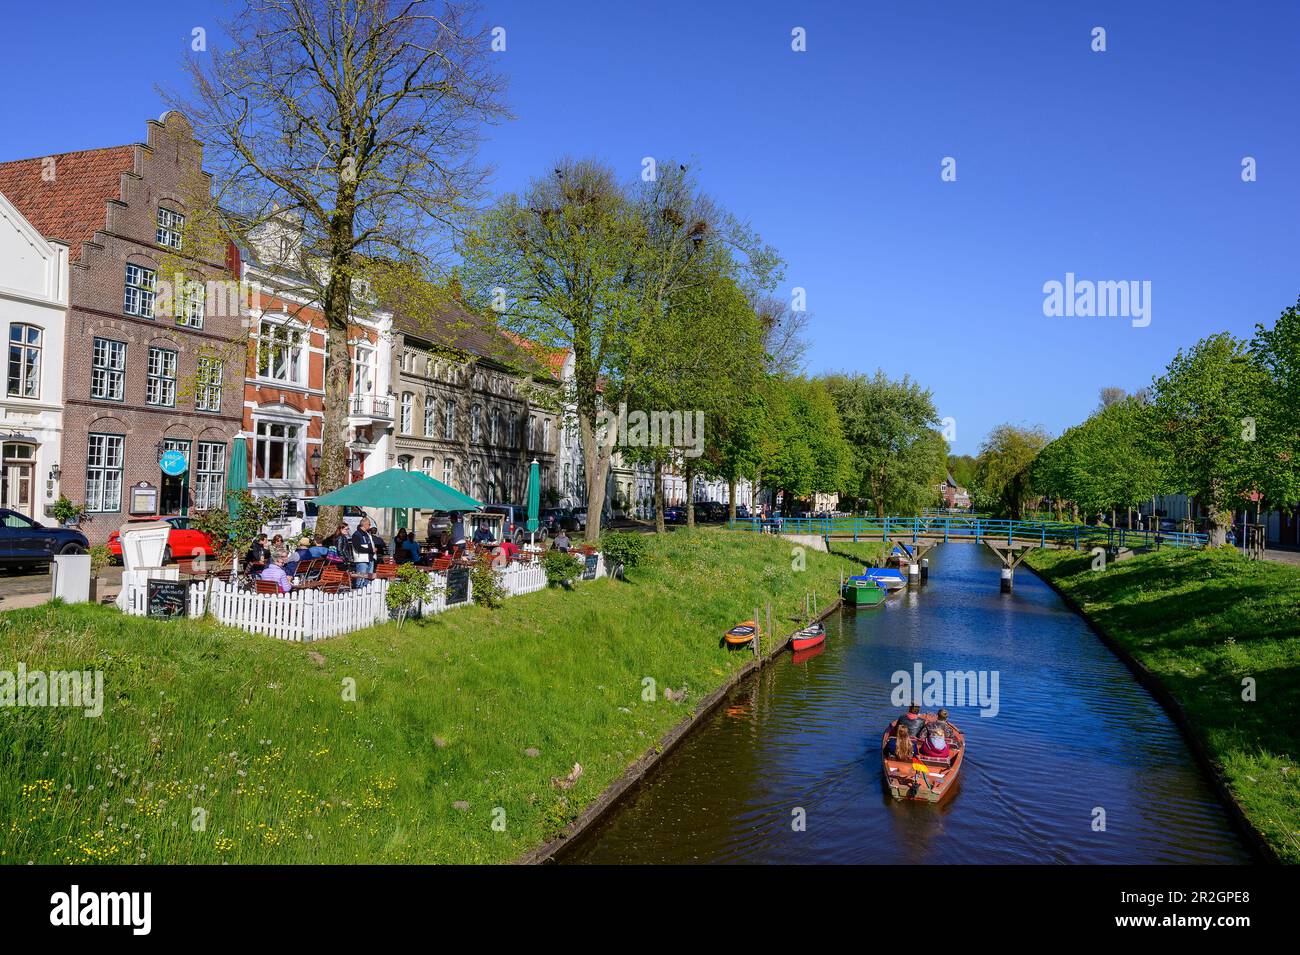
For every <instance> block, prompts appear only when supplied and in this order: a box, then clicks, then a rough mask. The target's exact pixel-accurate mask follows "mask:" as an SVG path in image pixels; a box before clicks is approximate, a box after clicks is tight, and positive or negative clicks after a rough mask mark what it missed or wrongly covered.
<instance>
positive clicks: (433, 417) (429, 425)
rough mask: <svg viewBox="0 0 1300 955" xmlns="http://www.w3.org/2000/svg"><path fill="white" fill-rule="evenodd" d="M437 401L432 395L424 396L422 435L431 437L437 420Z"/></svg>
mask: <svg viewBox="0 0 1300 955" xmlns="http://www.w3.org/2000/svg"><path fill="white" fill-rule="evenodd" d="M437 409H438V402H437V400H436V399H435V398H434V397H433V395H425V396H424V436H425V437H426V438H432V437H433V433H434V430H435V429H436V425H437V420H438V410H437Z"/></svg>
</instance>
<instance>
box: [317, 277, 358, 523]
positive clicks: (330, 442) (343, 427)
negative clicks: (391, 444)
mask: <svg viewBox="0 0 1300 955" xmlns="http://www.w3.org/2000/svg"><path fill="white" fill-rule="evenodd" d="M333 276H334V277H333V278H331V279H330V284H329V286H328V288H326V290H325V323H326V327H327V329H328V333H327V335H326V344H325V350H326V352H327V362H326V369H325V412H324V420H323V421H322V430H321V452H320V470H319V471H318V472H317V474H316V493H317V494H328V493H329V492H330V491H336V490H338V489H339V488H341V487H343V486H344V485H345V484H347V483H348V480H349V477H350V476H349V474H348V398H349V396H350V392H351V390H352V355H351V353H350V352H349V351H348V316H349V313H350V311H351V309H350V308H349V303H350V300H351V295H352V290H351V281H350V279H349V278H348V275H347V273H346V271H343V270H338V269H336V270H335V272H334V273H333ZM342 513H343V509H342V508H340V507H337V506H335V507H328V506H327V507H322V508H320V510H319V512H318V513H317V516H316V531H317V533H318V534H324V535H326V536H328V535H330V534H333V533H334V530H335V528H337V527H338V524H339V520H340V518H341V516H342Z"/></svg>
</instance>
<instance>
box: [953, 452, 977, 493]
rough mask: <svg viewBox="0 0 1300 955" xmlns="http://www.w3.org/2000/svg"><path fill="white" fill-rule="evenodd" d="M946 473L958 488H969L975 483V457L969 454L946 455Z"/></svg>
mask: <svg viewBox="0 0 1300 955" xmlns="http://www.w3.org/2000/svg"><path fill="white" fill-rule="evenodd" d="M948 473H949V474H951V475H952V479H953V480H954V481H956V482H957V486H958V487H964V488H969V487H970V486H971V485H972V484H974V483H975V457H974V455H971V454H950V455H948Z"/></svg>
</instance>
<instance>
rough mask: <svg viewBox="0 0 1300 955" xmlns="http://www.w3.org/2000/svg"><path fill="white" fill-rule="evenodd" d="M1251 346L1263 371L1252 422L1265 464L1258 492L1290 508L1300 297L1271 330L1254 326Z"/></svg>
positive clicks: (1299, 474)
mask: <svg viewBox="0 0 1300 955" xmlns="http://www.w3.org/2000/svg"><path fill="white" fill-rule="evenodd" d="M1250 349H1251V354H1252V355H1253V356H1254V358H1255V360H1256V361H1257V362H1258V363H1259V364H1260V365H1261V366H1262V367H1263V368H1264V370H1265V372H1266V373H1267V375H1268V386H1267V388H1266V389H1265V393H1264V399H1265V400H1264V406H1263V414H1262V415H1261V416H1260V417H1261V418H1262V420H1256V421H1255V422H1254V425H1255V440H1256V441H1257V442H1259V445H1260V451H1261V455H1262V463H1263V464H1264V469H1263V471H1264V473H1263V475H1262V477H1261V483H1260V487H1259V490H1260V491H1262V492H1263V494H1264V496H1265V497H1267V498H1268V499H1269V500H1271V501H1275V502H1278V503H1281V504H1286V505H1292V506H1294V505H1295V504H1297V503H1300V300H1297V302H1296V304H1295V305H1292V306H1290V307H1289V308H1287V309H1285V310H1284V311H1283V312H1282V314H1281V315H1280V316H1279V317H1278V320H1277V322H1276V323H1275V324H1274V325H1273V327H1272V328H1265V327H1264V326H1263V325H1257V326H1255V337H1254V339H1253V340H1252V342H1251V345H1250ZM1249 424H1250V422H1247V425H1249Z"/></svg>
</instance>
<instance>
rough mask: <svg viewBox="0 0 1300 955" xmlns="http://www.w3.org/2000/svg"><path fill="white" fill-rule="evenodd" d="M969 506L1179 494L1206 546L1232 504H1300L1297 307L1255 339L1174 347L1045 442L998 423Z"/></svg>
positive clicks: (1102, 503) (1122, 501)
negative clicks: (1201, 525) (1145, 376)
mask: <svg viewBox="0 0 1300 955" xmlns="http://www.w3.org/2000/svg"><path fill="white" fill-rule="evenodd" d="M975 472H976V476H975V491H976V495H977V496H976V503H977V506H980V507H990V508H996V509H998V510H1000V511H1002V512H1005V513H1009V514H1011V515H1013V516H1019V515H1020V514H1021V512H1022V511H1023V509H1024V508H1025V507H1027V506H1028V505H1029V504H1030V503H1031V502H1032V501H1034V500H1035V499H1041V498H1044V497H1045V498H1047V499H1049V500H1050V501H1051V502H1052V503H1053V504H1054V505H1055V506H1056V507H1057V509H1058V512H1059V511H1062V510H1064V509H1065V508H1067V507H1068V508H1069V509H1070V510H1071V511H1072V512H1073V513H1074V515H1075V516H1076V517H1077V516H1078V515H1079V514H1080V513H1082V514H1083V515H1085V516H1091V515H1093V514H1097V513H1105V512H1107V511H1109V512H1111V513H1112V515H1113V513H1114V511H1115V510H1117V509H1129V508H1134V507H1136V506H1137V505H1139V504H1140V503H1142V502H1145V501H1150V500H1151V499H1152V498H1153V497H1154V496H1156V495H1160V494H1186V495H1189V496H1190V497H1193V498H1194V499H1195V500H1196V501H1197V502H1199V503H1200V504H1201V505H1202V506H1203V507H1204V509H1205V512H1206V515H1207V519H1208V525H1209V531H1210V535H1211V541H1212V543H1216V544H1222V543H1223V542H1224V541H1225V538H1226V533H1227V529H1228V527H1229V526H1230V525H1231V522H1232V514H1233V512H1234V511H1235V510H1242V509H1245V508H1246V507H1247V506H1248V505H1249V504H1250V502H1252V501H1254V503H1255V506H1256V507H1258V508H1259V509H1264V508H1265V507H1268V506H1272V507H1275V508H1279V509H1282V510H1294V507H1295V505H1296V504H1297V503H1300V302H1298V303H1297V304H1296V305H1294V306H1291V307H1290V308H1287V309H1286V310H1284V311H1283V312H1282V314H1281V316H1280V317H1279V318H1278V320H1277V321H1276V322H1275V323H1274V324H1273V325H1272V326H1271V327H1269V326H1265V325H1263V324H1260V325H1257V326H1256V329H1255V333H1254V335H1253V337H1252V338H1250V339H1244V338H1237V337H1235V336H1233V335H1231V334H1228V333H1226V332H1224V333H1220V334H1217V335H1211V336H1209V337H1207V338H1203V339H1201V340H1200V341H1198V342H1197V343H1196V344H1195V345H1194V346H1192V347H1191V348H1189V349H1186V350H1180V351H1179V352H1178V354H1177V355H1176V356H1175V357H1174V359H1173V360H1172V361H1171V362H1170V363H1169V365H1168V367H1167V368H1166V369H1165V371H1164V373H1163V374H1161V375H1158V376H1157V377H1156V378H1155V379H1154V380H1153V382H1152V384H1151V386H1150V387H1149V388H1147V389H1143V390H1142V391H1139V392H1138V393H1136V394H1132V395H1129V394H1125V393H1124V392H1123V391H1121V390H1119V389H1114V388H1108V389H1105V390H1104V391H1103V392H1102V396H1101V403H1100V406H1099V407H1098V409H1097V410H1096V411H1095V412H1094V413H1093V414H1092V415H1091V416H1090V417H1089V418H1088V419H1087V420H1086V421H1084V422H1082V423H1081V424H1079V425H1076V426H1075V427H1073V428H1070V429H1068V430H1067V431H1066V432H1065V433H1064V434H1062V435H1061V436H1060V437H1058V438H1056V439H1055V440H1054V441H1049V440H1048V438H1047V435H1046V434H1045V433H1043V432H1042V431H1041V430H1039V429H1026V428H1017V427H1014V426H1010V425H1005V426H1003V427H1001V428H998V429H996V430H995V431H994V432H993V433H992V434H991V435H990V437H989V439H988V441H987V442H986V443H985V445H984V447H983V449H982V450H981V454H980V456H979V458H978V459H977V461H976V468H975Z"/></svg>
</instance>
